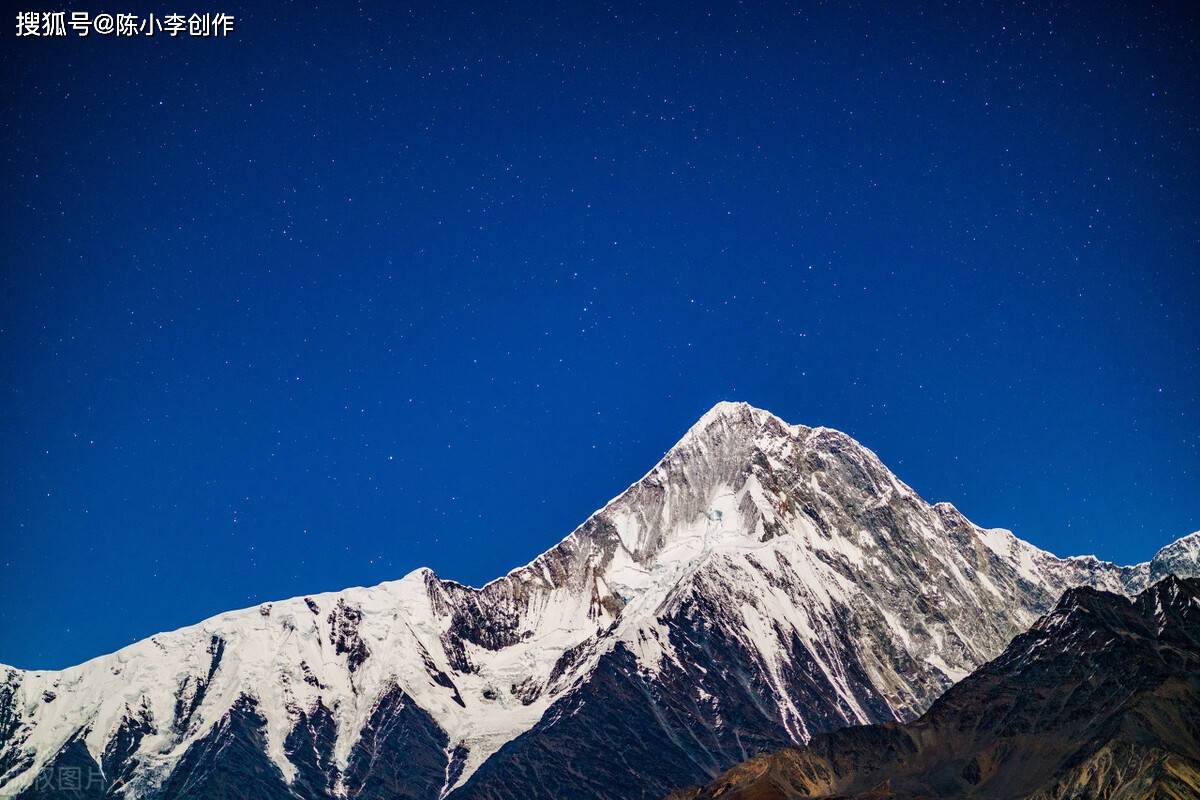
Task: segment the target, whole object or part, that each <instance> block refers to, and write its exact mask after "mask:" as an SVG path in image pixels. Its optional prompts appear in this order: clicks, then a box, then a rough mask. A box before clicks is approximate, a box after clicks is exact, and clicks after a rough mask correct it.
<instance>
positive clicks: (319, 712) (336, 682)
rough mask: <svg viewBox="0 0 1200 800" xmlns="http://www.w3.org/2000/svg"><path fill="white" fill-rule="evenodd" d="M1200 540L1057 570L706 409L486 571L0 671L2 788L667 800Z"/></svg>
mask: <svg viewBox="0 0 1200 800" xmlns="http://www.w3.org/2000/svg"><path fill="white" fill-rule="evenodd" d="M1197 542H1200V536H1196V535H1193V536H1192V537H1189V538H1188V539H1185V540H1181V541H1180V542H1178V543H1176V544H1175V545H1171V546H1170V547H1168V548H1165V549H1164V551H1163V553H1162V554H1160V556H1159V557H1158V558H1156V559H1155V560H1154V561H1153V562H1151V563H1150V564H1143V565H1138V566H1136V567H1118V566H1115V565H1112V564H1107V563H1103V562H1100V561H1097V560H1095V559H1093V558H1086V557H1085V558H1070V559H1060V558H1057V557H1055V556H1053V555H1050V554H1049V553H1045V552H1044V551H1041V550H1038V549H1037V548H1035V547H1033V546H1032V545H1029V544H1027V543H1025V542H1023V541H1021V540H1020V539H1017V538H1016V537H1014V536H1013V535H1012V534H1010V533H1008V532H1006V531H1002V530H983V529H980V528H978V527H976V526H975V525H973V524H971V523H970V522H969V521H968V520H967V519H966V518H964V517H963V516H962V515H961V514H959V513H958V512H957V511H956V510H955V509H954V508H953V507H952V506H950V505H948V504H938V505H933V506H931V505H929V504H927V503H926V502H925V501H923V500H922V499H921V498H920V497H918V496H917V495H916V494H915V493H914V492H913V491H912V490H911V489H909V488H908V487H907V486H905V485H904V484H903V483H902V482H900V481H899V480H898V479H897V478H896V477H895V476H894V475H893V474H892V473H891V472H889V471H888V470H887V469H886V468H885V467H884V466H883V465H882V464H881V463H880V462H879V460H878V459H877V458H876V457H875V455H874V454H873V453H871V452H870V451H869V450H867V449H866V448H864V447H862V446H861V445H860V444H858V443H857V442H855V441H854V440H853V439H851V438H850V437H848V436H846V435H844V434H842V433H839V432H837V431H833V430H829V429H823V428H806V427H803V426H793V425H788V424H786V423H784V422H783V421H781V420H779V419H778V418H777V417H775V416H773V415H771V414H769V413H767V412H765V411H761V410H759V409H755V408H752V407H750V406H747V405H745V404H732V403H722V404H719V405H718V406H716V407H715V408H714V409H713V410H712V411H710V412H709V413H707V414H706V415H705V416H704V417H703V418H702V419H701V420H700V421H699V422H697V423H696V425H694V426H693V427H692V429H691V430H690V431H688V433H687V434H686V435H685V436H684V437H683V439H682V440H681V441H680V442H679V443H678V444H677V445H676V446H675V447H674V448H672V450H671V451H670V452H668V453H667V455H666V456H665V457H664V458H663V460H662V461H661V462H660V463H659V464H658V465H657V466H656V467H655V468H654V469H653V470H651V471H650V472H649V473H648V474H647V475H646V476H644V477H643V478H642V479H641V480H639V481H638V482H637V483H635V484H633V485H632V486H631V487H630V488H629V489H628V490H626V491H625V492H624V493H623V494H621V495H620V496H619V497H617V498H616V499H614V500H613V501H611V502H610V503H609V504H608V505H606V506H605V507H604V508H603V509H601V510H599V511H597V512H596V513H595V514H593V515H592V516H591V517H590V518H589V519H588V520H587V521H586V522H585V523H584V524H583V525H581V526H580V527H579V528H578V529H577V530H575V531H574V532H573V533H571V534H570V535H569V536H567V537H566V538H565V539H563V540H562V541H561V542H560V543H559V544H557V545H555V546H554V547H553V548H551V549H550V550H549V551H547V552H546V553H545V554H543V555H542V556H540V557H539V558H537V559H536V560H534V561H533V562H532V563H530V564H529V565H527V566H525V567H522V568H520V569H517V570H515V571H513V572H512V573H510V574H509V575H507V576H505V577H503V578H500V579H499V580H497V581H494V582H492V583H490V584H488V585H487V586H485V587H483V588H481V589H475V588H471V587H467V586H462V585H460V584H457V583H454V582H451V581H443V580H440V579H439V578H437V576H435V575H434V574H433V573H432V572H430V571H428V570H418V571H417V572H414V573H412V574H410V575H408V576H406V577H405V578H404V579H402V580H400V581H396V582H393V583H386V584H382V585H380V586H376V587H372V588H365V589H363V588H358V589H348V590H345V591H343V592H337V593H330V594H324V595H314V596H311V597H304V598H295V599H292V600H286V601H282V602H278V603H272V604H265V605H263V606H261V607H259V608H255V609H247V610H243V611H237V612H231V613H229V614H224V615H221V616H218V617H215V618H213V619H210V620H207V621H205V622H202V623H200V624H199V625H196V626H193V627H190V628H185V629H182V630H179V631H175V632H172V633H166V634H161V635H158V636H154V637H151V638H150V639H147V640H145V641H143V642H140V643H138V644H135V645H132V646H131V647H128V648H125V649H124V650H121V651H118V652H117V653H114V654H112V655H109V656H104V657H101V658H98V659H95V660H93V661H90V662H87V663H86V664H83V665H80V666H79V667H74V668H71V669H67V670H63V671H60V672H36V671H28V672H24V671H19V670H11V669H4V671H3V673H0V792H8V793H10V794H16V793H22V792H23V793H25V794H26V795H27V796H31V797H33V796H55V795H53V794H45V793H44V792H46V791H51V792H52V791H57V790H59V789H61V784H62V782H63V781H62V780H61V773H62V769H61V768H60V767H57V766H56V764H57V763H58V760H59V759H60V758H68V757H69V758H71V759H74V761H73V762H72V763H73V764H74V763H75V761H78V762H81V763H82V766H81V767H80V769H81V770H83V771H84V772H86V773H87V774H88V775H91V776H93V778H94V780H93V781H92V784H93V785H92V787H91V788H92V790H93V791H95V792H98V794H96V795H95V796H97V797H99V796H121V797H130V798H159V797H185V796H204V797H217V796H227V797H241V796H246V797H250V796H253V797H257V798H270V797H304V798H309V797H311V798H320V797H375V796H404V797H413V798H426V797H427V798H441V797H454V798H470V797H521V798H537V797H547V798H567V797H592V798H630V797H639V796H661V795H662V794H664V793H665V792H666V791H668V790H669V789H671V788H674V787H677V786H680V785H686V784H688V783H695V782H697V781H699V780H703V779H705V778H708V777H711V776H713V775H716V774H718V773H719V771H720V770H722V769H724V768H726V767H728V766H729V765H731V764H733V763H736V762H737V761H739V760H741V759H743V758H746V757H748V756H751V755H754V754H756V753H759V752H763V751H765V750H770V749H776V748H778V747H781V746H784V745H788V744H796V743H803V742H805V741H808V740H809V739H810V738H811V737H812V736H813V735H815V734H818V733H820V732H823V731H828V730H831V729H835V728H839V727H843V726H846V725H853V724H863V723H869V722H880V721H889V720H908V719H912V718H913V717H915V716H916V715H918V714H919V713H921V712H922V711H924V710H925V709H926V708H928V707H929V705H930V703H931V702H932V701H933V699H934V698H936V697H937V696H939V695H940V694H941V693H942V692H943V691H944V690H945V689H946V688H947V687H948V686H950V685H951V684H952V683H954V682H955V681H957V680H959V679H960V678H962V677H963V676H965V675H967V674H968V673H969V672H970V671H971V670H973V669H974V668H975V667H977V666H978V665H979V664H981V663H983V662H985V661H987V660H988V659H990V658H993V657H994V656H996V655H997V654H998V653H1000V652H1001V650H1002V649H1003V648H1004V647H1005V645H1006V644H1007V643H1008V642H1009V641H1010V640H1011V639H1012V637H1013V636H1014V635H1016V634H1017V633H1019V632H1021V631H1023V630H1024V629H1026V628H1027V627H1028V626H1029V625H1030V624H1031V623H1032V622H1033V621H1034V620H1035V619H1036V618H1037V617H1038V616H1039V615H1040V614H1042V613H1044V612H1045V611H1046V610H1048V609H1049V608H1050V607H1051V606H1052V605H1053V603H1054V602H1055V600H1056V599H1057V598H1058V597H1059V595H1060V594H1061V593H1062V592H1063V590H1065V589H1067V588H1069V587H1072V586H1081V585H1082V586H1093V587H1097V588H1102V589H1107V590H1111V591H1116V592H1135V591H1138V590H1140V589H1142V588H1144V587H1145V585H1146V584H1147V582H1148V581H1149V580H1150V579H1151V577H1152V576H1153V575H1154V574H1157V572H1161V571H1165V570H1174V571H1177V572H1183V573H1188V572H1191V571H1195V570H1196V568H1197V555H1198V553H1197V550H1198V549H1200V547H1198V545H1197ZM1155 565H1157V566H1155ZM1156 571H1157V572H1156ZM92 765H95V766H94V767H93V766H92ZM183 770H186V774H187V775H191V776H193V777H192V778H191V779H188V780H184V779H183V778H181V777H180V776H181V775H184V774H185V772H182V771H183ZM247 771H249V773H250V774H253V775H255V776H257V778H256V780H257V781H258V783H256V784H255V786H256V788H255V792H254V793H253V794H238V792H239V791H241V789H239V787H243V786H246V785H248V784H247V779H246V777H245V776H246V774H247ZM204 776H207V777H204ZM197 786H202V787H204V788H203V790H198V789H196V787H197ZM39 787H40V788H39ZM38 791H42V792H43V794H38V793H37V792H38ZM197 791H199V792H200V793H199V794H196V792H197ZM189 792H190V793H191V794H189ZM72 796H85V795H72Z"/></svg>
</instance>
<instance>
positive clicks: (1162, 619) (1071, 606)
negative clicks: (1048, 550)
mask: <svg viewBox="0 0 1200 800" xmlns="http://www.w3.org/2000/svg"><path fill="white" fill-rule="evenodd" d="M672 797H673V798H674V800H707V799H708V798H717V797H720V798H722V800H762V799H764V798H772V799H773V800H787V799H788V798H823V797H838V798H845V799H847V800H849V799H850V798H862V799H863V800H866V798H871V800H884V798H895V799H896V800H900V799H901V798H918V797H920V798H937V797H947V798H949V797H954V798H967V797H973V798H981V800H982V799H984V798H987V799H988V800H991V799H993V798H995V799H996V800H1000V799H1001V798H1013V799H1014V800H1015V799H1016V798H1023V799H1024V800H1058V799H1060V798H1120V799H1121V800H1143V799H1145V800H1151V799H1154V800H1158V799H1159V798H1164V799H1171V798H1174V799H1176V800H1185V799H1187V798H1196V797H1200V580H1197V579H1195V578H1189V579H1179V578H1176V577H1174V576H1170V577H1167V578H1165V579H1164V580H1163V581H1161V582H1159V583H1157V584H1155V585H1154V586H1152V587H1151V588H1149V589H1146V590H1145V591H1144V592H1142V593H1141V594H1139V595H1138V596H1137V597H1136V598H1135V599H1134V600H1133V601H1132V602H1131V601H1130V600H1129V599H1127V598H1125V597H1123V596H1120V595H1115V594H1111V593H1108V592H1100V591H1096V590H1095V589H1090V588H1079V589H1072V590H1070V591H1068V592H1067V593H1066V594H1065V595H1064V596H1063V598H1062V600H1061V601H1060V602H1059V604H1058V606H1057V607H1056V608H1055V609H1054V611H1053V612H1052V613H1051V614H1049V615H1047V616H1045V617H1043V618H1042V619H1040V620H1039V621H1038V622H1037V624H1036V625H1034V626H1033V628H1032V629H1031V630H1030V631H1029V632H1028V633H1025V634H1022V635H1021V636H1019V637H1017V638H1016V639H1015V640H1013V643H1012V644H1011V645H1010V646H1009V647H1008V648H1007V649H1006V650H1005V651H1004V653H1003V654H1002V655H1001V656H1000V657H999V658H997V659H996V660H995V661H992V662H990V663H988V664H986V665H984V666H983V667H981V668H980V669H979V670H978V671H976V672H975V673H973V674H972V675H971V676H969V677H968V678H966V679H965V680H963V681H962V682H961V683H959V684H957V685H956V686H954V687H952V688H951V689H949V690H948V691H947V692H946V694H945V695H943V696H942V697H941V698H940V699H939V700H937V701H936V702H935V703H934V704H933V707H932V708H930V710H929V711H928V712H927V713H926V714H925V715H923V716H922V717H921V718H919V719H918V720H916V721H915V722H913V723H910V724H908V725H897V724H888V725H874V726H869V727H861V728H846V729H843V730H840V731H835V732H833V733H829V734H823V735H821V736H818V737H816V738H814V739H813V740H812V741H811V742H810V743H809V744H808V746H807V747H805V748H803V749H798V750H797V749H790V750H785V751H783V752H780V753H776V754H773V755H770V756H760V757H759V758H757V759H754V760H753V761H750V762H748V763H746V764H743V765H740V766H738V767H736V768H734V769H732V770H730V771H729V772H727V773H726V774H725V775H723V776H722V777H721V778H720V779H718V780H717V781H715V782H714V783H713V784H712V785H711V786H709V787H707V788H705V789H697V790H690V791H681V792H678V793H676V794H674V795H673V796H672Z"/></svg>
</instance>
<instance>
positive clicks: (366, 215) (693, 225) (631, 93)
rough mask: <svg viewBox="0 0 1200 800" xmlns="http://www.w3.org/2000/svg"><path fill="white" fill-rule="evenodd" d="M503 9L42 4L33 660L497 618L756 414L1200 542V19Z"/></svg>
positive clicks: (8, 579)
mask: <svg viewBox="0 0 1200 800" xmlns="http://www.w3.org/2000/svg"><path fill="white" fill-rule="evenodd" d="M495 5H497V4H486V5H481V6H479V7H478V8H476V9H474V10H472V9H470V8H469V7H468V6H467V4H466V3H460V2H455V3H449V4H446V6H445V7H441V8H434V7H432V6H414V7H408V8H401V7H399V6H397V5H395V4H393V3H383V2H381V3H378V4H373V3H364V4H360V5H357V6H352V5H346V6H340V5H339V4H336V3H326V4H323V5H321V6H320V7H319V8H318V9H317V10H316V11H314V10H312V8H311V7H309V6H305V5H303V4H295V5H293V4H287V3H260V4H257V9H256V8H255V7H254V6H251V7H245V6H239V5H234V4H225V5H221V4H220V3H217V4H207V3H206V4H200V3H195V4H193V6H192V7H186V8H185V7H183V6H179V8H180V9H181V10H183V11H186V12H190V11H195V10H200V11H225V12H229V13H233V14H234V15H235V16H236V17H237V22H236V30H235V32H234V34H233V36H232V37H231V38H228V39H174V40H173V39H168V38H163V37H158V38H139V39H123V40H118V39H114V38H111V37H109V38H103V39H99V38H97V37H94V36H93V37H90V38H88V39H82V40H81V39H79V38H75V37H71V38H67V39H60V40H39V39H32V40H28V39H17V38H15V34H14V25H13V20H14V14H13V13H11V12H8V11H6V12H5V14H6V19H5V21H4V29H3V39H2V47H0V59H2V61H0V64H2V68H3V75H4V80H3V83H2V85H0V93H2V96H3V116H2V118H0V158H2V159H3V162H2V163H3V175H2V177H3V189H2V192H0V236H2V241H3V252H4V261H3V264H4V268H3V283H2V286H0V291H2V299H0V304H2V305H0V366H2V369H3V373H2V374H3V384H2V395H0V396H2V397H3V401H2V405H0V442H2V444H3V462H2V465H0V475H2V482H0V662H5V663H9V664H14V665H17V666H21V667H61V666H65V665H68V664H71V663H76V662H79V661H81V660H83V659H86V658H89V657H92V656H95V655H99V654H101V653H104V652H108V651H111V650H114V649H116V648H118V647H121V646H123V645H126V644H128V643H130V642H132V641H134V640H136V639H139V638H142V637H145V636H147V635H149V634H152V633H154V632H157V631H160V630H167V629H172V628H175V627H179V626H181V625H185V624H190V623H192V622H196V621H198V620H200V619H202V618H204V617H206V616H209V615H211V614H214V613H217V612H220V611H223V610H228V609H232V608H240V607H244V606H248V605H253V604H255V603H258V602H261V601H265V600H272V599H279V598H284V597H289V596H294V595H298V594H305V593H313V592H318V591H325V590H334V589H339V588H344V587H346V586H351V585H367V584H372V583H376V582H379V581H383V580H389V579H394V578H399V577H401V576H402V575H404V574H405V573H407V572H408V571H410V570H412V569H414V568H416V567H418V566H422V565H427V566H430V567H432V568H433V569H434V570H436V571H437V572H438V574H440V575H442V576H443V577H447V578H454V579H457V580H461V581H464V582H467V583H471V584H475V585H478V584H480V583H483V582H486V581H487V580H489V579H490V578H493V577H496V576H498V575H500V574H503V573H504V572H506V571H507V570H509V569H511V568H513V567H515V566H518V565H520V564H523V563H525V562H526V561H528V560H529V559H531V558H533V557H534V556H536V555H537V554H538V553H540V552H541V551H543V550H545V549H546V548H547V547H549V546H550V545H552V544H553V543H555V542H556V541H558V540H559V539H560V538H562V537H563V536H564V535H565V534H567V533H568V532H569V531H570V530H571V529H572V528H573V527H574V526H575V525H576V524H578V523H579V522H581V521H582V520H583V519H584V518H585V517H586V516H587V515H588V514H589V513H590V512H591V511H592V510H593V509H595V508H597V507H598V506H600V505H602V504H603V503H604V502H605V501H606V500H608V499H609V498H610V497H612V496H613V495H615V494H617V493H619V492H620V491H621V490H622V489H624V487H625V486H627V485H628V484H629V483H631V482H633V481H634V480H636V479H637V478H638V477H639V476H641V475H642V474H643V473H644V472H645V471H646V470H648V469H649V468H650V467H651V466H653V464H654V463H655V461H657V459H658V458H659V457H660V456H661V455H662V453H663V452H664V451H665V450H666V449H667V448H669V447H670V446H671V445H672V444H673V443H674V442H675V441H676V440H677V439H678V437H679V436H680V435H681V434H682V433H683V432H684V431H685V430H686V429H687V428H688V427H689V426H690V425H691V424H692V422H694V421H695V419H696V418H698V417H699V416H700V415H701V414H702V413H703V412H704V411H705V410H706V409H707V408H709V407H710V406H711V405H712V404H713V403H714V402H716V401H718V400H722V399H737V400H746V401H748V402H751V403H753V404H755V405H757V406H761V407H764V408H767V409H770V410H772V411H774V412H775V413H777V414H779V415H780V416H782V417H783V418H784V419H786V420H788V421H790V422H799V423H804V424H809V425H828V426H832V427H836V428H839V429H841V430H844V431H846V432H848V433H850V434H851V435H853V436H855V437H856V438H858V439H859V440H860V441H862V442H863V443H864V444H866V445H867V446H868V447H871V448H872V449H874V450H875V451H876V452H877V453H878V454H879V456H880V457H881V458H882V459H883V460H884V462H885V463H886V464H888V465H889V466H891V467H892V469H893V470H895V471H896V472H897V474H898V475H899V476H900V477H901V478H902V479H903V480H905V481H906V482H908V483H909V484H910V485H912V486H913V487H914V488H915V489H916V490H917V491H919V492H920V493H921V494H922V495H923V496H924V497H926V498H928V499H930V500H931V501H932V500H949V501H951V502H953V503H955V504H956V505H957V506H958V507H959V508H960V509H962V510H963V511H964V513H966V514H967V515H968V516H969V517H971V518H972V519H973V520H974V521H976V522H978V523H979V524H981V525H985V526H1003V527H1008V528H1011V529H1013V530H1014V531H1016V532H1017V533H1018V535H1020V536H1022V537H1024V538H1026V539H1028V540H1030V541H1032V542H1034V543H1035V544H1038V545H1040V546H1042V547H1046V548H1048V549H1050V550H1053V551H1055V552H1057V553H1060V554H1063V555H1066V554H1076V553H1096V554H1097V555H1099V556H1100V557H1102V558H1106V559H1111V560H1116V561H1121V562H1133V561H1138V560H1144V559H1147V558H1149V557H1150V556H1151V555H1152V554H1153V553H1154V551H1155V550H1156V549H1157V548H1158V547H1160V546H1162V545H1164V544H1166V543H1167V542H1169V541H1170V540H1172V539H1174V538H1177V537H1178V536H1181V535H1183V534H1186V533H1188V532H1190V531H1192V530H1195V529H1196V528H1200V325H1197V319H1198V318H1200V276H1198V271H1200V269H1198V264H1200V241H1198V230H1200V78H1198V76H1200V64H1198V63H1197V62H1198V60H1200V58H1198V53H1200V50H1198V47H1197V38H1198V30H1200V25H1198V20H1197V16H1196V14H1197V10H1196V7H1195V6H1194V5H1192V4H1183V3H1179V4H1150V3H1129V4H1120V5H1117V4H1111V5H1107V6H1106V5H1103V4H1097V3H1090V2H1089V3H1073V4H1068V3H1055V4H1051V5H1053V6H1055V8H1054V9H1053V10H1046V9H1040V10H1039V9H1032V8H1029V7H1025V6H1023V5H1022V6H1015V5H1014V6H1012V7H1008V8H1005V7H1003V6H1001V5H1000V4H991V3H989V4H986V5H973V4H971V5H964V6H959V5H957V4H952V5H951V7H950V8H949V9H947V8H946V7H942V6H919V5H910V4H905V3H888V4H883V3H878V4H875V3H867V4H860V5H848V4H843V3H830V4H820V5H818V4H810V3H802V4H795V5H792V6H783V5H769V4H759V3H746V4H736V5H734V4H728V5H727V4H719V5H698V4H677V5H678V8H676V7H673V6H674V5H676V4H651V5H639V6H625V5H620V6H610V5H603V6H602V5H594V4H589V3H566V4H551V3H544V4H543V3H531V4H506V5H505V6H504V8H503V9H502V10H498V9H497V8H496V7H494V6H495ZM268 6H269V7H270V10H269V11H266V13H263V11H264V10H265V9H267V7H268ZM81 7H86V6H73V7H72V8H81ZM33 8H41V7H40V6H33ZM97 10H108V11H113V12H115V11H118V10H120V11H135V12H142V13H145V12H147V11H156V12H163V11H165V10H170V9H166V8H162V7H153V8H150V7H134V6H130V7H125V6H122V8H120V9H117V8H116V7H111V8H106V9H97Z"/></svg>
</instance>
